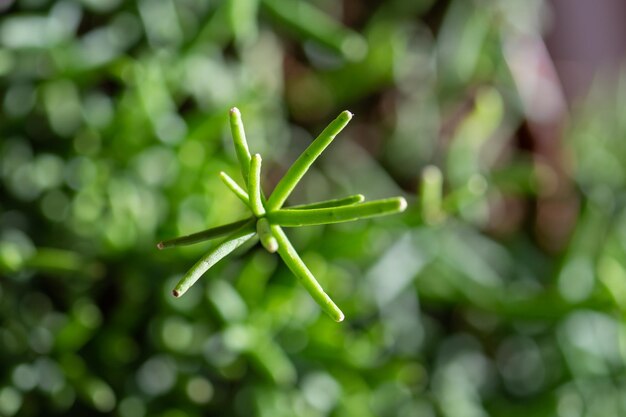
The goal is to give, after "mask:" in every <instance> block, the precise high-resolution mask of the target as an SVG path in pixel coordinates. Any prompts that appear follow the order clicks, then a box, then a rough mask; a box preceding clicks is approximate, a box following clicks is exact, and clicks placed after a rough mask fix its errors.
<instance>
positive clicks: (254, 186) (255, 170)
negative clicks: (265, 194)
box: [248, 153, 265, 217]
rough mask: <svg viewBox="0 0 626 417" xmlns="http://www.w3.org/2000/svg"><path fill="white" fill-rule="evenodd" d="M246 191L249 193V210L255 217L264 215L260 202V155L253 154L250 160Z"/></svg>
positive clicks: (263, 208)
mask: <svg viewBox="0 0 626 417" xmlns="http://www.w3.org/2000/svg"><path fill="white" fill-rule="evenodd" d="M248 190H249V191H250V195H249V198H250V208H251V209H252V212H253V213H254V215H255V216H257V217H261V216H263V215H265V207H263V203H262V202H261V155H259V154H258V153H257V154H254V156H253V157H252V159H251V160H250V172H249V173H248Z"/></svg>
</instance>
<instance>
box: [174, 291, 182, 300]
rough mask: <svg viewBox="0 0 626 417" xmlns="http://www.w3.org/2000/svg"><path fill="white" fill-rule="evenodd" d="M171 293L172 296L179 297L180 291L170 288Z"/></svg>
mask: <svg viewBox="0 0 626 417" xmlns="http://www.w3.org/2000/svg"><path fill="white" fill-rule="evenodd" d="M172 295H173V296H174V297H177V298H178V297H180V296H181V293H180V291H178V290H172Z"/></svg>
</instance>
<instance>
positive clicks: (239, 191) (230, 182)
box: [220, 171, 250, 206]
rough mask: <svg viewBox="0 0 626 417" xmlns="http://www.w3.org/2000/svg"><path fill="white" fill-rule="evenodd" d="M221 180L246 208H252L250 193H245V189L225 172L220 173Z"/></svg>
mask: <svg viewBox="0 0 626 417" xmlns="http://www.w3.org/2000/svg"><path fill="white" fill-rule="evenodd" d="M220 179H221V180H222V182H223V183H224V184H226V186H227V187H228V188H229V189H230V191H232V192H233V194H235V195H236V196H237V197H238V198H239V199H240V200H241V201H243V203H244V204H245V205H246V206H250V198H249V197H248V193H247V192H245V191H244V189H243V188H241V187H240V186H239V184H237V183H236V182H235V180H234V179H232V178H231V177H230V176H229V175H228V174H227V173H225V172H224V171H222V172H220Z"/></svg>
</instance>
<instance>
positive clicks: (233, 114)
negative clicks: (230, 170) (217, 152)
mask: <svg viewBox="0 0 626 417" xmlns="http://www.w3.org/2000/svg"><path fill="white" fill-rule="evenodd" d="M229 116H230V130H231V132H232V135H233V143H234V144H235V153H236V154H237V159H238V160H239V165H240V166H241V175H243V180H244V181H245V182H246V183H247V182H248V169H249V167H250V151H249V150H248V142H246V132H245V131H244V129H243V122H242V120H241V113H240V112H239V109H238V108H237V107H233V108H232V109H230V114H229Z"/></svg>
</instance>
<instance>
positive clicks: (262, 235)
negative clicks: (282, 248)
mask: <svg viewBox="0 0 626 417" xmlns="http://www.w3.org/2000/svg"><path fill="white" fill-rule="evenodd" d="M256 231H257V233H258V234H259V239H261V244H262V245H263V247H264V248H265V249H267V251H268V252H269V253H274V252H276V251H277V250H278V241H277V240H276V238H275V237H274V235H273V234H272V230H271V229H270V224H269V222H268V221H267V219H266V218H265V217H261V218H260V219H259V220H258V221H257V222H256Z"/></svg>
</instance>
